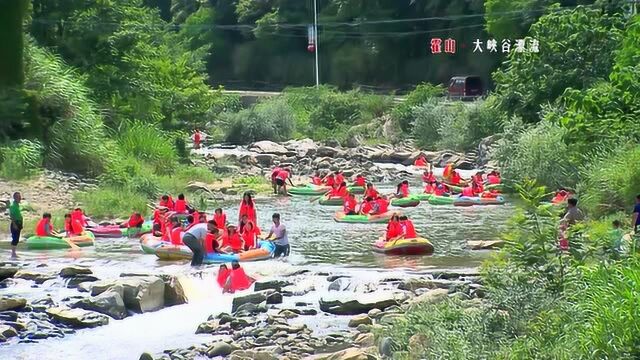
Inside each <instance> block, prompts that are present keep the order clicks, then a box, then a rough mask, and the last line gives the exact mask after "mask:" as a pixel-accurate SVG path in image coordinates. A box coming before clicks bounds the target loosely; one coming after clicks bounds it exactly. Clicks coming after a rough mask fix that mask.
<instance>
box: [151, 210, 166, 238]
mask: <svg viewBox="0 0 640 360" xmlns="http://www.w3.org/2000/svg"><path fill="white" fill-rule="evenodd" d="M167 211H168V210H167V208H165V207H157V208H156V209H155V210H154V211H153V225H152V233H153V236H157V237H160V236H162V234H163V233H164V225H165V221H166V219H165V214H166V213H167Z"/></svg>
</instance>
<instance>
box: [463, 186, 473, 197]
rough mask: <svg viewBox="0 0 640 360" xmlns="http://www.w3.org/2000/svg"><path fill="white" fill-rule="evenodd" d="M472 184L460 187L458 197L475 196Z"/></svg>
mask: <svg viewBox="0 0 640 360" xmlns="http://www.w3.org/2000/svg"><path fill="white" fill-rule="evenodd" d="M473 190H474V189H473V185H472V184H469V185H467V186H465V187H463V188H462V192H461V193H460V197H463V196H465V197H474V196H476V194H475V192H474V191H473Z"/></svg>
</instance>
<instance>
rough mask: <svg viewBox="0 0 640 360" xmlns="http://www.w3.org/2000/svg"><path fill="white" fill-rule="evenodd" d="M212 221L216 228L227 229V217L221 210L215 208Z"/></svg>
mask: <svg viewBox="0 0 640 360" xmlns="http://www.w3.org/2000/svg"><path fill="white" fill-rule="evenodd" d="M213 221H215V222H216V226H217V227H218V229H226V228H227V215H226V214H225V213H224V212H223V211H222V209H221V208H217V209H216V211H215V212H214V213H213Z"/></svg>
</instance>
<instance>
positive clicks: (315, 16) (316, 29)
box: [313, 0, 320, 88]
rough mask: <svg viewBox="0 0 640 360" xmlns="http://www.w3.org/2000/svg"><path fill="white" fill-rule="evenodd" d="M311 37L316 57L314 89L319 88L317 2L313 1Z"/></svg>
mask: <svg viewBox="0 0 640 360" xmlns="http://www.w3.org/2000/svg"><path fill="white" fill-rule="evenodd" d="M313 36H315V39H314V40H315V46H316V49H315V55H316V88H318V87H320V70H319V66H318V0H313Z"/></svg>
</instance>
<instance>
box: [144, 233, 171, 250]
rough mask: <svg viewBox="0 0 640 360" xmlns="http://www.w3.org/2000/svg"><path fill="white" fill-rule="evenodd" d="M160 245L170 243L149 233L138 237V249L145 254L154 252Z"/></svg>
mask: <svg viewBox="0 0 640 360" xmlns="http://www.w3.org/2000/svg"><path fill="white" fill-rule="evenodd" d="M162 245H170V243H168V242H166V241H162V240H160V237H158V236H153V234H151V233H148V234H144V235H142V236H141V237H140V249H141V250H142V252H143V253H145V254H152V255H153V254H155V253H156V250H157V249H158V248H159V247H160V246H162Z"/></svg>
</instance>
